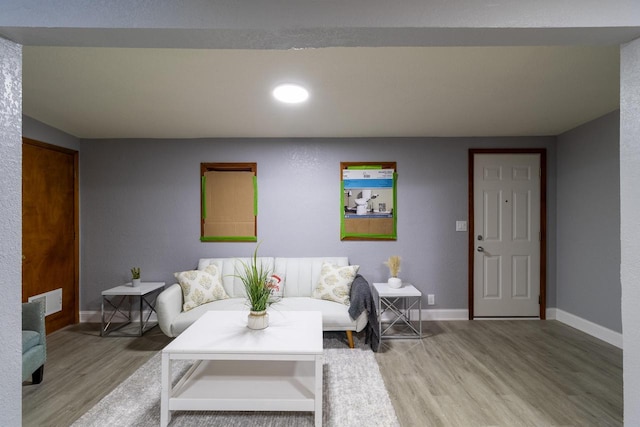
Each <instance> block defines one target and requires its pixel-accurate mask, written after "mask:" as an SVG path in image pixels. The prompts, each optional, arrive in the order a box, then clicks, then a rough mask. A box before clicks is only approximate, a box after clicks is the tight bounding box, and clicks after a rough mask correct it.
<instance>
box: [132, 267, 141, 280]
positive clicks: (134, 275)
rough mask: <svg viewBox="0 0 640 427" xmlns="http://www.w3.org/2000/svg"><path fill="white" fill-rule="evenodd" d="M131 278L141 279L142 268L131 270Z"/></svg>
mask: <svg viewBox="0 0 640 427" xmlns="http://www.w3.org/2000/svg"><path fill="white" fill-rule="evenodd" d="M131 277H132V278H133V279H139V278H140V267H133V268H132V269H131Z"/></svg>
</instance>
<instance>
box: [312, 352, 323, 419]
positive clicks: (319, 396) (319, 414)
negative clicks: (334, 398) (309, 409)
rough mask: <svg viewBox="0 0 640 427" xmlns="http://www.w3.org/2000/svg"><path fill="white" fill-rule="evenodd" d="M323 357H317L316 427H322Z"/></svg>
mask: <svg viewBox="0 0 640 427" xmlns="http://www.w3.org/2000/svg"><path fill="white" fill-rule="evenodd" d="M322 361H323V357H322V356H316V369H315V371H316V381H315V383H316V384H315V413H314V416H315V425H316V427H322Z"/></svg>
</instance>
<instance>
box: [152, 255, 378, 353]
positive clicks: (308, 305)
mask: <svg viewBox="0 0 640 427" xmlns="http://www.w3.org/2000/svg"><path fill="white" fill-rule="evenodd" d="M241 261H242V262H245V263H247V262H249V261H250V259H248V258H202V259H200V261H199V262H198V270H203V269H204V268H206V267H207V266H208V265H210V264H215V265H216V266H217V267H218V271H219V272H220V275H221V279H222V285H223V286H224V289H225V291H226V292H227V294H228V295H229V297H230V298H228V299H223V300H217V301H212V302H209V303H206V304H203V305H201V306H199V307H196V308H194V309H191V310H189V311H187V312H183V311H182V305H183V297H182V289H181V288H180V285H179V284H178V283H175V284H173V285H171V286H169V287H168V288H167V289H165V290H164V291H163V292H162V293H160V295H158V299H157V301H156V307H155V308H156V313H157V315H158V324H159V326H160V329H161V330H162V332H164V333H165V335H167V336H169V337H175V336H178V335H179V334H180V333H181V332H182V331H184V330H185V329H187V328H188V327H189V326H190V325H191V324H192V323H193V322H195V321H196V319H198V318H199V317H200V316H201V315H202V314H204V313H205V312H206V311H209V310H247V311H248V310H249V308H248V306H247V303H246V299H245V293H244V286H243V284H242V281H241V280H240V279H239V278H238V277H236V274H238V272H239V271H242V266H241V264H239V263H240V262H241ZM323 262H330V263H332V264H335V265H338V266H347V265H349V259H348V258H347V257H314V258H272V257H258V263H262V264H263V265H264V266H265V267H268V268H270V269H271V270H272V271H273V273H275V274H277V275H278V276H280V277H281V278H282V280H283V282H284V291H283V296H282V299H281V300H280V301H279V302H277V303H276V304H274V305H273V306H272V307H271V308H270V309H269V310H282V311H284V310H292V311H321V312H322V328H323V330H324V331H345V332H346V333H347V339H348V340H349V346H351V347H353V336H352V332H353V331H356V332H360V331H361V330H362V329H364V328H365V326H366V325H367V312H366V311H364V312H362V313H361V314H360V315H359V316H358V318H357V319H355V320H354V319H352V318H351V317H350V316H349V313H348V309H349V306H348V305H345V304H341V303H337V302H333V301H326V300H321V299H316V298H312V297H311V295H312V292H313V289H314V288H315V285H316V283H317V281H318V277H319V276H320V269H321V267H322V263H323Z"/></svg>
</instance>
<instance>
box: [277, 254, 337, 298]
mask: <svg viewBox="0 0 640 427" xmlns="http://www.w3.org/2000/svg"><path fill="white" fill-rule="evenodd" d="M325 262H329V263H331V264H334V265H339V266H347V265H349V258H348V257H305V258H285V257H278V258H276V259H275V261H274V271H276V272H278V273H281V274H283V275H284V297H285V298H289V297H311V295H312V294H313V289H314V288H315V287H316V284H317V283H318V278H319V277H320V271H321V270H322V264H324V263H325Z"/></svg>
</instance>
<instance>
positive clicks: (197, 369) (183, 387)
mask: <svg viewBox="0 0 640 427" xmlns="http://www.w3.org/2000/svg"><path fill="white" fill-rule="evenodd" d="M314 371H315V366H314V363H309V362H299V361H298V362H296V361H260V363H259V364H256V363H255V361H253V363H249V362H247V361H237V360H218V361H209V360H206V361H205V360H202V361H199V362H196V363H194V365H193V366H192V367H191V368H190V369H189V371H188V372H187V373H186V374H185V375H184V377H182V379H181V380H180V381H179V382H178V384H176V386H175V387H174V389H173V393H172V397H170V398H169V409H170V410H172V411H177V410H195V411H204V410H213V411H215V410H226V411H309V412H313V411H314V409H315V393H314V384H315V372H314Z"/></svg>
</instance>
